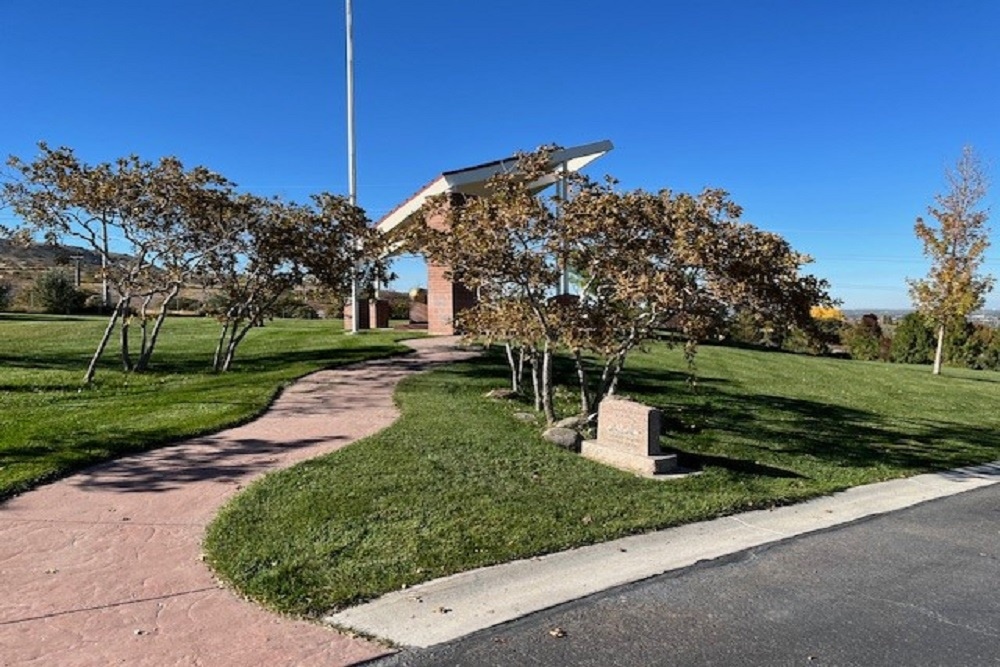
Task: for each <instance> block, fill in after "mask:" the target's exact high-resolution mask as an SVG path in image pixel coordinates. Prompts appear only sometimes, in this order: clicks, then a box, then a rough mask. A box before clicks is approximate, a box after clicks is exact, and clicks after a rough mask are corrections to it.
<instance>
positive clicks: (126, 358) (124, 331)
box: [119, 305, 132, 371]
mask: <svg viewBox="0 0 1000 667" xmlns="http://www.w3.org/2000/svg"><path fill="white" fill-rule="evenodd" d="M128 308H129V306H127V305H126V306H125V308H123V309H122V326H121V330H120V331H119V337H120V339H121V348H122V349H121V358H122V369H123V370H125V371H130V370H132V354H131V353H130V352H129V349H128V345H129V343H128V333H129V331H128V330H129V325H130V324H131V319H132V315H131V314H130V313H126V312H125V310H127V309H128Z"/></svg>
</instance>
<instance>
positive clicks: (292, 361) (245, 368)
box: [0, 343, 412, 391]
mask: <svg viewBox="0 0 1000 667" xmlns="http://www.w3.org/2000/svg"><path fill="white" fill-rule="evenodd" d="M390 345H391V344H389V343H387V344H386V346H385V347H375V346H367V347H357V348H350V347H346V348H338V349H335V350H293V351H289V352H281V353H268V354H256V355H255V354H247V355H246V356H243V357H241V356H240V355H239V354H238V353H237V356H236V358H235V359H234V360H233V366H232V368H231V369H230V370H229V371H228V372H230V373H257V372H260V371H266V370H271V369H278V368H282V367H285V366H292V365H296V364H311V365H315V366H317V368H334V367H338V366H344V365H346V364H351V363H356V362H359V361H365V360H367V359H370V358H372V356H373V352H378V353H379V355H380V356H398V355H401V354H410V353H412V350H398V351H390V350H389V349H388V348H389V346H390ZM89 361H90V358H89V357H82V356H80V355H79V354H61V353H49V354H18V355H4V354H0V365H3V366H6V367H8V368H22V369H38V370H57V371H68V372H71V373H79V374H80V377H81V378H82V377H83V374H84V371H86V369H87V364H88V363H89ZM106 373H118V374H127V372H126V371H123V370H122V367H121V364H120V362H119V360H118V357H116V356H115V355H114V354H107V355H105V356H104V357H103V358H102V359H101V361H100V363H99V365H98V370H97V377H98V378H100V377H101V376H102V375H103V374H106ZM144 374H164V375H170V374H178V375H199V374H200V375H210V374H213V371H212V357H211V356H210V355H206V354H202V355H184V356H181V355H175V354H170V353H165V354H162V355H159V356H157V355H155V354H154V355H153V358H152V363H151V364H150V368H149V370H148V371H144ZM67 386H68V385H67ZM79 386H80V385H79V384H75V385H72V387H73V389H77V388H79ZM24 389H25V388H24V387H13V386H12V387H10V388H9V389H7V390H9V391H19V390H24ZM28 390H31V389H30V388H28Z"/></svg>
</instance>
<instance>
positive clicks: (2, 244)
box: [0, 239, 125, 306]
mask: <svg viewBox="0 0 1000 667" xmlns="http://www.w3.org/2000/svg"><path fill="white" fill-rule="evenodd" d="M112 254H113V255H115V256H117V257H125V255H121V254H114V253H112ZM77 258H79V263H80V288H81V289H83V290H86V291H88V292H92V293H95V294H97V293H99V292H100V291H101V279H100V269H101V256H100V255H99V254H98V253H96V252H94V251H92V250H88V249H85V248H82V247H80V246H75V245H62V244H47V243H31V244H28V245H23V244H20V243H12V242H11V241H7V240H2V239H0V281H2V282H6V283H10V284H11V285H12V286H13V287H14V298H15V303H19V302H24V303H21V305H22V306H24V305H28V306H30V305H31V304H30V297H29V296H28V293H29V291H30V290H29V288H30V286H31V285H32V283H34V281H35V279H36V278H38V276H40V275H41V274H43V273H45V272H46V271H49V270H51V269H61V270H63V271H66V273H68V274H69V275H71V276H75V275H76V266H77Z"/></svg>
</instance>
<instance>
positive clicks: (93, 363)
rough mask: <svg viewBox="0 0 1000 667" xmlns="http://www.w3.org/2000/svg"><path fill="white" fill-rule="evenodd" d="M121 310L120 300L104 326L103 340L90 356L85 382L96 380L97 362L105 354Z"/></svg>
mask: <svg viewBox="0 0 1000 667" xmlns="http://www.w3.org/2000/svg"><path fill="white" fill-rule="evenodd" d="M121 311H122V303H121V301H119V302H118V305H117V306H115V309H114V310H113V311H111V317H110V318H108V326H106V327H105V328H104V335H103V336H101V342H100V343H98V344H97V350H96V351H95V352H94V356H93V357H91V358H90V365H88V366H87V372H86V373H85V374H84V376H83V383H84V384H90V383H91V382H93V381H94V374H95V373H96V372H97V362H98V360H100V358H101V355H102V354H104V349H105V348H106V347H107V346H108V341H109V340H111V334H112V332H114V330H115V323H116V322H117V321H118V316H119V315H120V314H121Z"/></svg>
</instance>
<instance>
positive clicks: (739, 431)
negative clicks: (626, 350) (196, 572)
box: [205, 346, 1000, 616]
mask: <svg viewBox="0 0 1000 667" xmlns="http://www.w3.org/2000/svg"><path fill="white" fill-rule="evenodd" d="M697 364H698V375H699V381H698V383H697V387H696V388H695V389H692V388H690V387H689V386H688V384H687V382H686V372H685V368H686V367H685V362H684V359H683V356H682V354H681V352H680V351H679V350H669V349H666V348H664V347H660V346H654V347H653V349H652V351H651V352H650V353H648V354H637V355H636V356H635V357H634V358H632V359H630V365H629V369H628V372H627V374H626V376H625V377H624V380H623V383H622V385H621V391H620V393H622V394H625V395H629V396H632V397H634V398H636V399H638V400H641V401H644V402H646V403H649V404H652V405H655V406H658V407H660V408H661V409H662V410H663V411H664V413H665V417H666V419H665V421H666V424H667V426H668V431H669V432H668V433H667V434H666V435H665V437H664V443H665V444H666V445H668V446H670V447H674V448H676V449H677V450H678V451H680V452H682V459H683V460H684V461H685V462H686V463H687V464H689V465H697V466H699V467H701V468H702V469H703V473H702V474H700V475H695V476H691V477H688V478H686V479H683V480H679V481H672V482H659V481H651V480H645V479H641V478H638V477H634V476H632V475H629V474H626V473H622V472H619V471H616V470H612V469H610V468H607V467H604V466H602V465H599V464H597V463H594V462H591V461H588V460H586V459H583V458H581V457H579V456H578V455H575V454H572V453H570V452H567V451H564V450H560V449H558V448H556V447H555V446H553V445H550V444H547V443H545V442H543V441H542V440H541V439H540V438H539V428H538V425H531V424H525V423H522V422H519V421H518V420H516V419H515V418H514V417H513V413H514V412H515V411H523V410H524V409H525V406H524V405H521V404H517V403H512V402H502V401H494V400H491V399H487V398H485V397H484V396H483V394H484V393H485V392H486V391H487V390H489V389H491V388H495V387H499V386H503V384H504V381H505V378H506V377H507V372H506V367H505V366H504V365H503V362H502V361H501V359H500V357H499V356H498V355H490V356H488V357H485V358H480V359H478V360H474V361H471V362H467V363H462V364H457V365H454V366H452V367H449V368H447V369H441V370H437V371H434V372H432V373H428V374H424V375H420V376H415V377H412V378H409V379H407V380H406V381H404V383H403V384H402V385H401V386H400V389H399V390H398V392H397V401H398V402H399V404H400V406H401V408H402V412H403V416H402V418H401V419H400V420H399V421H397V422H396V423H395V424H394V425H393V426H391V427H390V428H389V429H387V430H385V431H383V432H382V433H380V434H378V435H376V436H374V437H372V438H369V439H367V440H365V441H363V442H361V443H358V444H356V445H352V446H351V447H348V448H346V449H344V450H341V451H338V452H336V453H333V454H331V455H328V456H325V457H322V458H318V459H314V460H312V461H308V462H305V463H303V464H300V465H297V466H295V467H294V468H291V469H288V470H285V471H282V472H278V473H275V474H272V475H269V476H267V477H266V478H264V479H262V480H260V481H259V482H257V483H255V484H253V485H251V486H250V487H249V488H248V489H247V490H246V491H245V492H244V493H242V494H240V495H239V496H237V497H236V498H235V499H234V500H233V501H232V502H231V503H230V504H229V505H227V506H226V507H225V508H224V510H223V511H222V513H221V514H220V515H219V517H218V518H217V520H216V521H215V522H214V523H213V524H212V525H211V526H210V528H209V533H208V536H207V539H206V545H205V546H206V551H207V553H208V557H209V560H210V562H211V563H212V564H213V566H214V567H215V568H216V569H217V571H218V572H219V573H220V574H221V575H222V576H223V577H224V578H225V579H227V580H228V581H229V582H231V583H232V584H233V585H234V586H235V587H236V588H237V589H238V590H239V591H241V592H243V593H245V594H247V595H249V596H250V597H252V598H254V599H257V600H258V601H260V602H262V603H263V604H265V605H267V606H270V607H272V608H274V609H277V610H281V611H284V612H289V613H293V614H299V615H305V616H316V615H320V614H324V613H327V612H329V611H331V610H334V609H336V608H339V607H342V606H344V605H347V604H350V603H354V602H358V601H361V600H364V599H367V598H371V597H374V596H377V595H379V594H381V593H385V592H387V591H391V590H395V589H398V588H400V587H402V586H404V585H412V584H415V583H418V582H420V581H425V580H428V579H431V578H434V577H438V576H442V575H447V574H450V573H454V572H457V571H461V570H466V569H470V568H474V567H477V566H482V565H488V564H492V563H498V562H503V561H507V560H511V559H515V558H521V557H527V556H532V555H536V554H542V553H546V552H552V551H555V550H560V549H565V548H568V547H572V546H578V545H583V544H588V543H593V542H599V541H602V540H608V539H611V538H614V537H619V536H622V535H626V534H630V533H638V532H643V531H649V530H653V529H658V528H664V527H667V526H672V525H677V524H682V523H687V522H692V521H698V520H703V519H708V518H711V517H717V516H720V515H724V514H727V513H733V512H737V511H740V510H745V509H748V508H755V507H765V506H773V505H778V504H783V503H790V502H795V501H799V500H802V499H805V498H809V497H813V496H816V495H820V494H825V493H830V492H832V491H835V490H838V489H843V488H846V487H849V486H853V485H858V484H863V483H867V482H875V481H879V480H885V479H889V478H893V477H899V476H905V475H911V474H915V473H918V472H922V471H927V470H933V469H940V468H948V467H953V466H957V465H962V464H969V463H976V462H983V461H989V460H994V459H997V458H1000V435H998V433H997V428H998V427H1000V412H998V411H997V410H996V408H995V406H996V405H997V404H998V401H1000V374H996V373H976V372H968V371H958V370H952V369H949V370H947V371H946V372H947V375H946V376H944V377H933V376H932V375H931V373H930V371H929V369H928V368H927V367H911V366H899V365H888V364H881V363H863V362H851V361H842V360H833V359H819V358H812V357H807V356H798V355H792V354H782V353H774V352H762V351H753V350H744V349H732V348H724V347H704V348H702V350H701V352H700V353H699V355H698V361H697ZM571 398H572V396H571V395H569V394H566V395H565V396H564V397H563V400H564V401H565V403H566V404H569V403H570V400H571Z"/></svg>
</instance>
